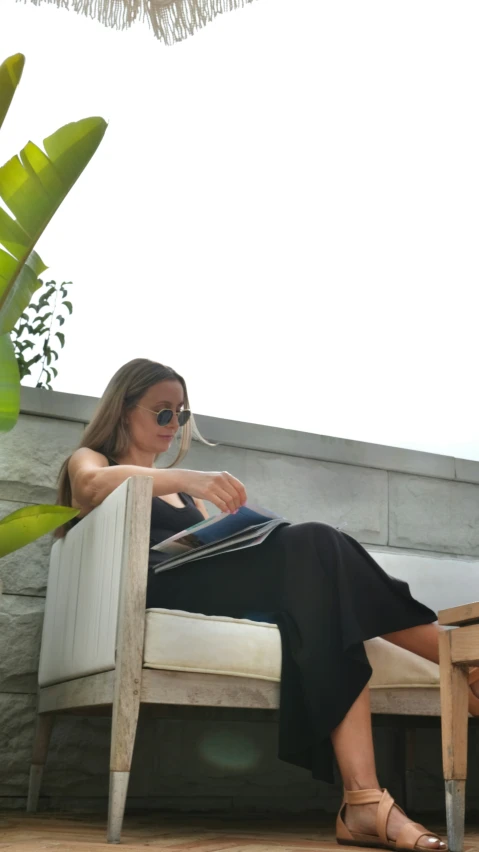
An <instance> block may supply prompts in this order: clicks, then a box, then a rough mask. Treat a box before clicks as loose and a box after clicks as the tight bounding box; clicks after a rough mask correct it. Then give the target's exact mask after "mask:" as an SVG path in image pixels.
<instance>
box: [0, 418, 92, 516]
mask: <svg viewBox="0 0 479 852" xmlns="http://www.w3.org/2000/svg"><path fill="white" fill-rule="evenodd" d="M82 433H83V427H82V425H81V423H71V422H69V421H67V420H49V419H48V420H47V419H45V418H44V417H32V416H30V415H26V414H21V415H20V417H19V420H18V423H17V425H16V426H15V428H14V429H12V431H11V432H7V433H6V434H5V435H2V444H1V450H0V480H2V481H4V482H5V481H8V480H11V481H12V482H14V483H15V482H22V483H26V484H32V485H34V486H42V487H50V488H55V486H56V482H57V478H58V474H59V472H60V467H61V465H62V463H63V462H64V461H65V459H66V458H67V456H69V455H70V453H72V452H73V450H74V449H75V448H76V447H77V446H78V444H79V442H80V439H81V436H82ZM12 494H13V492H12ZM9 499H11V496H10V497H9ZM32 502H34V501H32Z"/></svg>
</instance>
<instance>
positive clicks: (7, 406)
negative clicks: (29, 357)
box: [0, 334, 20, 432]
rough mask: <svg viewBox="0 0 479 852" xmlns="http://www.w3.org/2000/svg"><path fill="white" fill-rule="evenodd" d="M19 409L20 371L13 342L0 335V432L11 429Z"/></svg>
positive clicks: (5, 335) (7, 337)
mask: <svg viewBox="0 0 479 852" xmlns="http://www.w3.org/2000/svg"><path fill="white" fill-rule="evenodd" d="M19 411H20V373H19V370H18V364H17V359H16V358H15V350H14V348H13V343H12V341H11V340H10V336H9V335H8V334H2V335H0V432H8V431H9V429H13V427H14V426H15V423H16V422H17V420H18V413H19Z"/></svg>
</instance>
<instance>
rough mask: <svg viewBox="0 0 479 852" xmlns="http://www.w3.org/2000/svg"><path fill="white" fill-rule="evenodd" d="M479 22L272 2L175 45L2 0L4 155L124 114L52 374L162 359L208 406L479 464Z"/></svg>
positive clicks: (454, 12)
mask: <svg viewBox="0 0 479 852" xmlns="http://www.w3.org/2000/svg"><path fill="white" fill-rule="evenodd" d="M478 31H479V6H478V4H477V0H462V2H461V3H456V2H452V0H450V2H447V3H445V2H441V0H421V2H420V3H418V2H417V0H391V2H388V3H385V2H384V0H361V2H358V0H321V2H318V0H295V2H292V0H257V2H255V3H253V4H251V5H250V6H248V7H247V8H246V9H244V10H240V11H237V12H234V13H231V14H229V15H223V16H222V17H221V18H218V19H217V20H216V21H215V22H214V23H213V24H211V25H210V26H209V27H207V28H206V29H205V30H203V31H202V32H201V33H199V34H198V35H196V36H195V37H194V38H191V39H188V40H187V41H185V42H183V43H182V44H179V45H176V46H174V47H169V48H167V47H165V46H163V45H162V44H160V43H159V42H157V41H156V40H155V39H154V38H153V36H152V35H151V33H150V32H149V30H148V28H147V27H146V26H137V27H135V28H134V29H133V30H131V31H128V32H114V31H111V30H107V29H104V28H103V27H101V26H100V25H99V24H98V23H97V22H94V21H90V20H87V19H84V18H81V17H79V16H77V15H75V14H73V13H68V12H66V11H59V10H58V9H56V8H53V7H48V6H42V7H40V8H37V7H34V6H31V5H27V6H24V5H23V4H17V3H15V2H14V0H0V57H1V59H3V58H6V56H8V55H10V54H12V53H15V52H17V51H21V52H24V53H25V54H26V56H27V65H26V69H25V72H24V78H23V80H22V83H21V86H20V89H19V91H18V92H17V95H16V98H15V101H14V103H13V106H12V108H11V111H10V114H9V117H8V119H7V122H6V123H5V125H4V128H3V130H2V133H1V136H0V162H4V161H5V160H6V159H7V158H8V157H9V156H11V155H12V154H14V153H16V152H17V151H18V150H19V149H20V148H21V147H22V145H23V144H25V142H26V141H27V140H28V139H30V138H31V139H33V140H34V141H36V142H41V140H42V139H43V138H44V136H47V135H49V134H50V133H51V132H53V131H54V130H56V129H57V128H58V127H60V126H61V125H62V124H65V123H66V122H68V121H71V120H76V119H79V118H83V117H85V116H87V115H103V116H104V117H105V118H106V119H107V120H108V121H109V128H108V131H107V134H106V136H105V139H104V142H103V143H102V145H101V147H100V149H99V151H98V153H97V154H96V155H95V157H94V159H93V160H92V162H91V164H90V165H89V166H88V168H87V170H86V171H85V173H84V174H83V176H82V177H81V178H80V180H79V182H78V184H77V185H76V187H75V188H74V189H73V191H72V192H71V194H70V196H69V197H68V198H67V200H66V201H65V203H64V204H63V205H62V208H61V209H60V211H59V212H58V213H57V215H56V218H55V219H54V220H53V222H52V223H51V224H50V226H49V228H48V230H47V231H46V232H45V235H44V236H43V237H42V239H41V242H40V243H39V251H40V254H41V255H42V257H43V259H44V260H45V262H46V263H48V264H49V266H50V269H49V271H48V273H46V275H47V276H48V277H52V278H56V279H57V280H58V279H62V280H72V281H73V282H74V287H72V290H71V297H72V301H73V303H74V315H73V317H72V319H71V320H70V321H69V322H68V324H67V325H66V326H65V331H66V337H67V346H66V348H65V350H64V354H63V355H62V359H61V361H60V362H59V368H60V375H59V378H58V380H57V381H56V384H55V385H54V387H55V388H56V389H57V390H61V391H69V392H73V393H81V394H90V395H100V394H101V392H102V391H103V389H104V386H105V385H106V383H107V381H108V379H109V378H110V376H111V374H112V373H113V372H114V371H115V370H116V369H117V368H118V367H119V366H120V365H121V364H122V363H124V362H125V361H127V360H129V359H130V358H134V357H139V356H144V357H150V358H153V359H156V360H159V361H163V362H165V363H168V364H170V365H171V366H173V367H174V368H175V369H177V370H178V371H180V372H181V373H183V374H184V375H185V378H186V379H187V382H188V384H189V390H190V396H191V399H192V404H193V408H194V410H195V411H196V412H199V413H202V414H210V415H214V416H217V417H226V418H232V419H236V420H244V421H250V422H257V423H265V424H269V425H274V426H283V427H287V428H291V429H300V430H304V431H311V432H317V433H320V434H323V435H336V436H341V437H345V438H353V439H358V440H364V441H372V442H376V443H381V444H391V445H397V446H403V447H412V448H416V449H425V450H430V451H433V452H439V453H448V454H455V455H457V456H463V457H466V458H475V459H479V427H478V420H479V418H478V413H479V405H478V397H477V370H478V358H477V348H478V347H477V329H478V318H477V309H478V297H477V282H478V267H479V253H478V232H479V113H478V109H477V99H478V88H479V51H478V50H477V33H478Z"/></svg>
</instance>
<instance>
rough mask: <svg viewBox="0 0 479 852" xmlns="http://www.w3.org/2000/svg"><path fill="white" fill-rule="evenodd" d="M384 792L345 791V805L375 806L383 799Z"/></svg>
mask: <svg viewBox="0 0 479 852" xmlns="http://www.w3.org/2000/svg"><path fill="white" fill-rule="evenodd" d="M382 795H383V794H382V790H345V791H344V804H345V805H374V804H376V803H377V802H380V801H381V799H382Z"/></svg>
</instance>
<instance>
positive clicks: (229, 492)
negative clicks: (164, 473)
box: [176, 470, 247, 513]
mask: <svg viewBox="0 0 479 852" xmlns="http://www.w3.org/2000/svg"><path fill="white" fill-rule="evenodd" d="M176 472H177V473H178V474H179V476H180V477H181V488H179V489H178V490H180V491H184V492H186V494H191V496H192V497H197V498H199V499H200V500H209V501H210V503H214V505H215V506H217V507H218V509H219V510H220V512H230V513H232V512H236V511H237V509H239V508H240V506H243V505H244V504H245V503H246V500H247V497H246V491H245V487H244V485H243V483H242V482H240V481H239V479H236V478H235V477H234V476H231V473H227V472H226V471H223V472H222V473H218V472H216V471H208V472H206V471H201V470H177V471H176Z"/></svg>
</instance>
